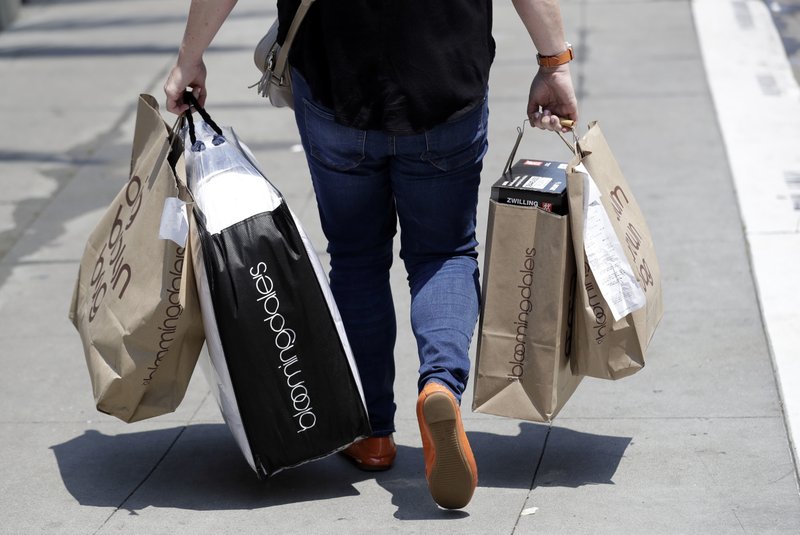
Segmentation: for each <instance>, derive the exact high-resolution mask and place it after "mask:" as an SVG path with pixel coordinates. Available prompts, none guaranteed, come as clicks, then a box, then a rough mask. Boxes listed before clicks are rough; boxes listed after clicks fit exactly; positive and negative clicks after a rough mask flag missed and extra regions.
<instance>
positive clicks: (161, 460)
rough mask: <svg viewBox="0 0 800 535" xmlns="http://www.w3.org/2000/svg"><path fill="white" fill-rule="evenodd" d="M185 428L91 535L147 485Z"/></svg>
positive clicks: (95, 533)
mask: <svg viewBox="0 0 800 535" xmlns="http://www.w3.org/2000/svg"><path fill="white" fill-rule="evenodd" d="M186 428H187V426H185V425H184V426H183V427H182V428H181V430H180V431H179V432H178V434H177V435H176V436H175V438H174V439H173V440H172V442H171V443H170V445H169V446H168V447H167V449H166V451H164V454H163V455H162V456H161V457H160V458H159V459H158V461H156V463H155V464H154V465H153V468H151V469H150V471H149V472H147V475H145V476H144V478H143V479H142V480H141V481H140V482H139V484H138V485H136V487H134V489H133V490H132V491H131V492H130V494H128V495H127V496H126V497H125V499H124V500H122V503H120V504H119V505H118V506H117V507H116V508H115V509H114V510H113V511H112V512H111V514H110V515H108V518H106V519H105V520H104V521H103V523H102V524H101V525H100V526H99V527H98V528H97V529H96V530H95V532H94V534H93V535H97V534H98V533H100V530H102V529H103V528H104V527H105V526H106V525H107V524H108V523H109V521H111V519H112V518H113V517H114V515H116V514H117V512H118V511H119V510H120V509H122V508H123V507H124V506H125V504H126V503H127V502H128V500H130V499H131V498H132V497H133V495H134V494H136V492H137V491H138V490H139V489H140V488H141V487H142V486H143V485H144V484H145V483H147V480H148V479H150V476H152V475H153V473H154V472H155V471H156V469H158V467H159V466H161V463H162V462H163V461H164V459H166V457H167V455H169V453H170V452H171V451H172V448H173V447H175V444H176V443H177V442H178V440H179V439H180V438H181V436H183V433H184V431H186Z"/></svg>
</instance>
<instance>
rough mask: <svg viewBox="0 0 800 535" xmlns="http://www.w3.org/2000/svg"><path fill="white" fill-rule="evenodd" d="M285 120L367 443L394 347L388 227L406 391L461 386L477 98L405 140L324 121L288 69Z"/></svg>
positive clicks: (478, 152)
mask: <svg viewBox="0 0 800 535" xmlns="http://www.w3.org/2000/svg"><path fill="white" fill-rule="evenodd" d="M292 83H293V87H294V89H293V90H294V101H295V118H296V120H297V126H298V129H299V131H300V136H301V139H302V143H303V148H304V149H305V153H306V157H307V159H308V166H309V169H310V171H311V178H312V181H313V184H314V191H315V193H316V197H317V205H318V208H319V215H320V221H321V223H322V229H323V231H324V233H325V236H326V238H327V239H328V253H329V254H330V264H331V271H330V284H331V290H332V291H333V295H334V298H335V299H336V303H337V305H338V307H339V311H340V312H341V315H342V319H343V322H344V325H345V330H346V331H347V336H348V340H349V342H350V345H351V346H352V349H353V355H354V357H355V360H356V364H357V366H358V370H359V373H360V375H361V380H362V383H363V386H364V395H365V398H366V404H367V411H368V413H369V418H370V424H371V425H372V430H373V434H374V436H385V435H388V434H390V433H392V432H394V413H395V404H394V391H393V383H394V376H395V367H394V345H395V339H396V334H397V327H396V321H395V312H394V304H393V301H392V292H391V287H390V285H389V268H390V267H391V265H392V260H393V249H392V241H393V238H394V236H395V234H396V232H397V230H396V229H397V223H398V220H399V224H400V229H401V234H400V258H401V259H402V260H403V262H404V263H405V268H406V272H407V274H408V284H409V288H410V291H411V326H412V329H413V332H414V336H415V338H416V341H417V349H418V353H419V360H420V367H419V382H418V388H419V389H420V390H421V389H422V387H423V386H424V385H425V383H427V382H428V381H431V380H433V381H437V382H439V383H441V384H443V385H445V386H447V387H448V388H449V389H450V390H452V391H453V393H454V394H455V395H456V397H457V398H458V399H459V401H460V398H461V393H462V392H463V391H464V389H465V388H466V384H467V378H468V376H469V368H470V362H469V355H468V351H469V346H470V342H471V339H472V335H473V332H474V330H475V324H476V322H477V318H478V310H479V300H480V289H479V283H478V263H477V252H476V250H475V247H476V246H477V240H476V238H475V219H476V210H477V202H478V185H479V183H480V173H481V169H482V167H483V156H484V154H485V153H486V149H487V139H486V129H487V119H488V107H487V105H486V101H485V100H484V102H483V104H482V105H479V106H476V107H475V108H474V109H472V110H470V111H469V112H467V113H466V114H465V115H463V116H461V117H460V118H458V119H456V120H454V121H451V122H448V123H445V124H442V125H439V126H437V127H435V128H433V129H431V130H429V131H427V132H424V133H421V134H415V135H390V134H386V133H383V132H380V131H372V130H369V131H365V130H357V129H354V128H349V127H346V126H342V125H340V124H338V123H336V122H335V121H334V120H333V113H332V112H331V110H329V109H326V108H324V107H322V106H320V105H318V104H316V103H315V102H314V101H313V100H312V98H311V94H310V91H309V88H308V86H307V84H306V83H305V81H304V80H303V78H302V76H300V75H299V74H298V73H297V72H296V71H295V72H293V79H292Z"/></svg>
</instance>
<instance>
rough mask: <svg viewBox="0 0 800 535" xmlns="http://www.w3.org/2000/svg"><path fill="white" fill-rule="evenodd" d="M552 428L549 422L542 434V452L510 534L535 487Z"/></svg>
mask: <svg viewBox="0 0 800 535" xmlns="http://www.w3.org/2000/svg"><path fill="white" fill-rule="evenodd" d="M552 430H553V424H552V423H550V424H548V426H547V433H546V434H545V435H544V443H543V444H542V453H541V454H539V460H538V461H537V462H536V468H535V469H534V470H533V477H531V486H530V488H528V495H527V496H525V500H524V501H523V502H522V507H521V508H520V510H519V514H518V515H517V520H516V522H514V528H513V529H512V530H511V535H514V533H515V532H516V531H517V527H518V526H519V519H520V518H522V511H524V510H525V506H526V505H528V500H530V497H531V494H532V493H533V489H535V488H536V476H538V475H539V469H540V468H541V467H542V461H544V456H545V453H546V452H547V441H548V440H549V439H550V431H552Z"/></svg>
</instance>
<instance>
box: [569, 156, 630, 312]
mask: <svg viewBox="0 0 800 535" xmlns="http://www.w3.org/2000/svg"><path fill="white" fill-rule="evenodd" d="M575 170H576V171H578V172H581V173H583V174H584V175H585V178H584V189H583V203H584V211H583V247H584V249H585V250H586V260H587V261H588V262H589V267H591V268H592V273H593V274H594V277H595V279H596V281H597V287H598V288H599V289H600V293H601V294H602V295H603V298H604V299H605V300H606V302H607V303H608V305H609V306H610V307H611V314H612V315H613V316H614V321H619V320H620V319H622V318H624V317H625V316H627V315H628V314H630V313H631V312H634V311H636V310H639V309H640V308H642V307H643V306H645V304H646V297H645V294H644V291H643V290H642V287H641V286H640V285H639V282H638V281H637V280H636V276H635V275H634V274H633V269H632V268H631V265H630V262H628V258H627V257H626V256H625V252H624V251H623V249H622V244H621V243H620V242H619V238H617V234H616V233H615V232H614V227H613V226H612V225H611V220H610V219H609V218H608V214H607V213H606V210H605V208H603V204H602V202H601V201H600V197H601V196H602V194H601V193H600V190H599V189H598V187H597V184H595V182H594V179H592V175H590V174H589V171H588V170H587V169H586V167H585V166H584V165H583V164H580V165H578V166H576V167H575Z"/></svg>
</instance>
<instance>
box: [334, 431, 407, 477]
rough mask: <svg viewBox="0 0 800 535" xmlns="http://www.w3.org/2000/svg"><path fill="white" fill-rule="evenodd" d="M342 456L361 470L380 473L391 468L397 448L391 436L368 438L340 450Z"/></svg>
mask: <svg viewBox="0 0 800 535" xmlns="http://www.w3.org/2000/svg"><path fill="white" fill-rule="evenodd" d="M342 455H344V456H345V457H347V458H348V459H350V460H351V461H353V463H355V465H356V466H357V467H359V468H361V469H362V470H366V471H368V472H380V471H382V470H388V469H389V468H391V467H392V463H394V458H395V456H397V446H396V445H395V443H394V438H392V435H389V436H386V437H369V438H365V439H363V440H359V441H358V442H354V443H353V444H350V445H349V446H347V447H346V448H345V449H343V450H342Z"/></svg>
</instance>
